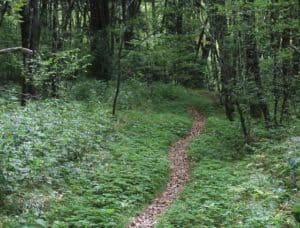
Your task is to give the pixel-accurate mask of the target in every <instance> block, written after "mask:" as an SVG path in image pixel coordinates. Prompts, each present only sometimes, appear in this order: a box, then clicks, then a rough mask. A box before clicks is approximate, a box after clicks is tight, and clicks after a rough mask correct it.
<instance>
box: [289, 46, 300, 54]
mask: <svg viewBox="0 0 300 228" xmlns="http://www.w3.org/2000/svg"><path fill="white" fill-rule="evenodd" d="M290 47H291V48H292V49H293V50H295V51H296V52H298V54H300V49H299V48H298V47H296V46H294V45H292V44H291V45H290Z"/></svg>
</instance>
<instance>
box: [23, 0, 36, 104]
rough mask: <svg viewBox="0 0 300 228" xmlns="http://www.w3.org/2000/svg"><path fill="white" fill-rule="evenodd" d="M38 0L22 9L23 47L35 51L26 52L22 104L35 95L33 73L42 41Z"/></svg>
mask: <svg viewBox="0 0 300 228" xmlns="http://www.w3.org/2000/svg"><path fill="white" fill-rule="evenodd" d="M39 16H40V15H39V8H38V0H30V1H28V2H27V4H25V5H24V6H23V7H22V10H21V18H22V22H21V36H22V47H23V48H27V49H30V50H32V51H33V55H30V56H28V55H27V54H24V69H25V73H24V76H23V80H22V95H21V105H22V106H24V105H25V104H26V100H27V99H29V98H33V97H34V96H35V88H34V85H33V73H34V68H35V63H34V61H35V55H36V51H37V50H38V48H39V43H40V19H39Z"/></svg>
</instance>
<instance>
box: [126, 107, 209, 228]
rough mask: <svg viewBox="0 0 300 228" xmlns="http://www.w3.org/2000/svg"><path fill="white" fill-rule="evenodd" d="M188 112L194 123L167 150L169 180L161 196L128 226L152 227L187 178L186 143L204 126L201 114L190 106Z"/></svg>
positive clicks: (137, 227) (176, 195) (133, 227)
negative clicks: (182, 136)
mask: <svg viewBox="0 0 300 228" xmlns="http://www.w3.org/2000/svg"><path fill="white" fill-rule="evenodd" d="M189 112H190V113H191V114H192V115H193V117H194V119H195V120H194V124H193V127H192V129H191V131H190V132H189V134H188V135H187V136H185V137H184V138H182V139H180V140H179V141H177V142H175V143H174V144H173V145H172V146H171V148H170V151H169V160H170V170H171V176H170V180H169V182H168V184H167V186H166V189H165V190H164V191H163V193H162V194H161V196H159V197H158V198H156V199H155V200H154V202H153V203H152V204H151V205H149V206H148V207H147V208H146V209H145V210H144V212H142V214H139V215H137V216H136V217H135V218H133V219H132V222H131V224H130V225H129V227H130V228H152V227H154V226H155V224H156V222H157V218H158V217H159V216H160V215H162V214H163V213H164V212H165V211H166V209H167V208H168V207H169V206H170V205H171V204H172V203H173V202H174V201H175V200H176V198H177V197H178V195H179V193H180V192H181V191H182V190H183V187H184V185H185V184H186V183H187V181H188V180H189V159H188V153H187V150H188V145H189V143H190V141H191V140H192V139H193V138H195V137H197V136H198V135H199V134H200V133H201V132H202V130H203V128H204V120H203V116H202V115H201V114H200V113H199V112H198V111H197V110H196V109H195V108H190V109H189Z"/></svg>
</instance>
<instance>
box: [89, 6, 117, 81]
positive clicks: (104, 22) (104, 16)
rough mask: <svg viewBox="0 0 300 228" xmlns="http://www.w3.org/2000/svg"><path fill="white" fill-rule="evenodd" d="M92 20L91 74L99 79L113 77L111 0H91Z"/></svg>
mask: <svg viewBox="0 0 300 228" xmlns="http://www.w3.org/2000/svg"><path fill="white" fill-rule="evenodd" d="M89 6H90V12H91V20H90V30H91V51H92V55H93V61H92V66H91V68H90V74H91V75H92V76H93V77H95V78H97V79H98V80H105V81H107V80H109V79H111V72H112V66H111V65H112V63H111V62H112V53H111V49H110V45H109V40H110V39H109V34H108V31H107V27H108V26H109V24H110V12H109V0H89Z"/></svg>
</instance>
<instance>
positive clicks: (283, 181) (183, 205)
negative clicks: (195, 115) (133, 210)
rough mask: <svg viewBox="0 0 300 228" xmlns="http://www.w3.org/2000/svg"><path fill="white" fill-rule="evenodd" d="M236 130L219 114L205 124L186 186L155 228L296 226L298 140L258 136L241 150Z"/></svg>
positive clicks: (194, 145)
mask: <svg viewBox="0 0 300 228" xmlns="http://www.w3.org/2000/svg"><path fill="white" fill-rule="evenodd" d="M200 110H201V108H200ZM216 114H217V115H216ZM297 126H298V127H299V126H300V125H297ZM257 128H259V129H262V128H261V126H259V125H257V126H255V128H254V129H257ZM237 129H238V123H237V122H229V121H227V120H225V119H224V117H222V116H221V115H218V113H215V115H211V116H210V117H208V118H207V119H206V130H205V132H204V133H203V134H202V135H201V136H199V137H198V138H197V139H195V140H194V141H193V142H192V143H191V145H190V157H191V160H192V168H193V169H192V170H193V171H192V176H191V180H190V183H189V184H188V185H187V187H186V189H185V190H184V192H183V193H182V195H181V196H180V198H179V199H178V200H177V201H176V202H175V203H174V205H172V206H171V207H170V209H169V210H168V211H167V213H166V214H165V215H164V216H162V218H161V220H160V224H159V225H158V227H206V226H208V227H210V226H224V227H265V226H275V227H277V226H278V227H281V226H291V227H292V226H296V223H295V220H294V218H293V216H292V205H293V204H294V202H297V200H298V199H297V188H299V186H298V184H299V177H300V173H299V164H298V162H297V161H298V158H299V151H300V150H299V142H298V140H299V139H298V138H299V137H292V138H290V139H289V140H286V141H279V140H275V139H270V138H268V134H265V135H263V134H260V138H259V139H258V138H257V139H256V143H255V144H251V145H246V146H245V147H243V146H242V145H243V139H242V137H241V136H240V134H238V133H237ZM282 132H284V131H282ZM290 134H297V133H296V131H295V130H294V131H293V132H290ZM258 135H259V134H258ZM286 135H288V134H286ZM281 139H282V134H281ZM249 151H251V152H252V153H251V154H249Z"/></svg>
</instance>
